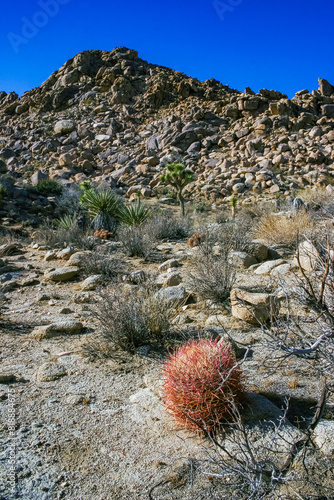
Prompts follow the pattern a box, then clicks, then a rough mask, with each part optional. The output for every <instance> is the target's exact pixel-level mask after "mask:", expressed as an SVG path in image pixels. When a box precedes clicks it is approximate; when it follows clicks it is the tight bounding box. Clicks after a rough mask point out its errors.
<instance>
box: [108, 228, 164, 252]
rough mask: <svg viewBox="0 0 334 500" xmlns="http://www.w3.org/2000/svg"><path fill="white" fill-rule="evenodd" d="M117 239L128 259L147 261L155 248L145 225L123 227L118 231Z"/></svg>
mask: <svg viewBox="0 0 334 500" xmlns="http://www.w3.org/2000/svg"><path fill="white" fill-rule="evenodd" d="M117 237H118V240H119V241H121V242H122V244H123V249H124V251H125V253H126V254H127V255H128V256H129V257H142V258H143V259H147V258H148V257H149V255H150V254H151V252H152V250H153V248H154V246H155V242H154V238H153V237H152V233H150V232H149V230H148V227H147V226H146V225H141V226H127V227H123V228H121V229H120V230H119V231H118V235H117Z"/></svg>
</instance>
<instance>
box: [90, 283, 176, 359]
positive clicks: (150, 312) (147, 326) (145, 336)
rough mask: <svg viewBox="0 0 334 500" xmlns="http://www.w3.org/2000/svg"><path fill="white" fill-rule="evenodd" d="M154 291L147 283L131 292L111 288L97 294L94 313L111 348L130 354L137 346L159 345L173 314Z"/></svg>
mask: <svg viewBox="0 0 334 500" xmlns="http://www.w3.org/2000/svg"><path fill="white" fill-rule="evenodd" d="M156 292H157V288H156V287H155V286H153V285H152V284H150V283H147V282H145V283H143V284H142V285H140V286H138V287H133V289H131V290H127V289H124V287H122V285H118V286H115V285H114V286H113V287H112V288H111V287H108V288H107V289H105V290H103V291H101V292H100V294H99V300H98V304H97V305H96V307H95V309H94V314H95V317H96V318H97V319H98V321H99V322H100V324H101V326H102V335H103V337H104V338H105V339H106V340H108V341H109V342H110V343H111V344H112V345H113V347H114V348H118V349H122V350H126V351H130V352H134V351H135V349H136V348H137V347H139V346H141V345H144V344H147V343H152V342H159V343H161V342H163V340H164V336H165V335H166V334H167V333H168V331H169V329H170V327H171V321H172V319H173V317H174V316H175V314H176V312H175V309H174V307H173V304H170V303H168V302H167V301H166V300H164V299H163V298H161V297H159V296H158V295H157V294H156Z"/></svg>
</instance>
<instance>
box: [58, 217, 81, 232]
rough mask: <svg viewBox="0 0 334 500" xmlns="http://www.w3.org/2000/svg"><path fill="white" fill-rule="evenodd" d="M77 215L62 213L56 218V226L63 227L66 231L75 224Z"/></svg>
mask: <svg viewBox="0 0 334 500" xmlns="http://www.w3.org/2000/svg"><path fill="white" fill-rule="evenodd" d="M77 219H78V216H77V214H74V215H64V216H63V217H60V218H59V219H58V220H56V222H55V223H56V226H57V227H58V228H59V229H64V230H66V231H69V230H70V229H72V228H73V227H75V226H76V223H77Z"/></svg>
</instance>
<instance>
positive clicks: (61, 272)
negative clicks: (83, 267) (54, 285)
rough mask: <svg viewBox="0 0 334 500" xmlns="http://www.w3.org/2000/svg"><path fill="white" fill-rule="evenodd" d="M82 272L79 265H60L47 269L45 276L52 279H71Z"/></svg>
mask: <svg viewBox="0 0 334 500" xmlns="http://www.w3.org/2000/svg"><path fill="white" fill-rule="evenodd" d="M79 272H80V269H79V268H78V267H74V266H72V267H60V268H58V269H53V270H51V271H46V272H45V273H44V277H45V278H46V279H47V280H51V281H61V282H63V281H69V280H71V279H72V278H75V277H76V276H77V275H78V274H79Z"/></svg>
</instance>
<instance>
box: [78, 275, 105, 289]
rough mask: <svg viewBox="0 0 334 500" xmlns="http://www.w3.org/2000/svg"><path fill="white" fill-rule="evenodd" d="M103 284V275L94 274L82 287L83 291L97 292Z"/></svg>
mask: <svg viewBox="0 0 334 500" xmlns="http://www.w3.org/2000/svg"><path fill="white" fill-rule="evenodd" d="M102 283H103V276H101V274H94V275H92V276H88V278H86V279H85V280H84V281H83V282H82V283H81V285H80V288H81V290H87V291H89V290H96V288H97V287H98V286H100V285H102Z"/></svg>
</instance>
